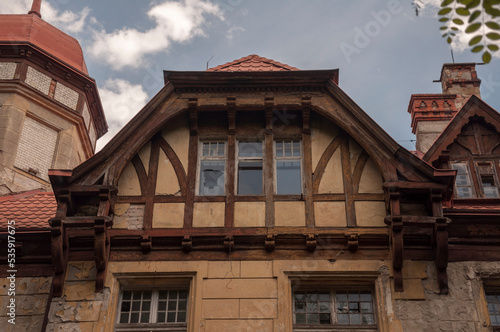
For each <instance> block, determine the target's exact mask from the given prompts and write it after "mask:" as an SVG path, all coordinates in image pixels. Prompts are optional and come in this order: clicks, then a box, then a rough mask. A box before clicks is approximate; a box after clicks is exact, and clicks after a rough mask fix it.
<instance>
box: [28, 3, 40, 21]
mask: <svg viewBox="0 0 500 332" xmlns="http://www.w3.org/2000/svg"><path fill="white" fill-rule="evenodd" d="M41 6H42V0H33V4H32V5H31V10H30V11H29V12H28V14H34V15H36V16H38V17H40V18H42V14H40V7H41Z"/></svg>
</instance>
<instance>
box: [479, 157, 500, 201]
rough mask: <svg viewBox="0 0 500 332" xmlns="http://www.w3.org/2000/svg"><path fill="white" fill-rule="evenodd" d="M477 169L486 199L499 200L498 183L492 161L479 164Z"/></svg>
mask: <svg viewBox="0 0 500 332" xmlns="http://www.w3.org/2000/svg"><path fill="white" fill-rule="evenodd" d="M476 169H477V172H478V174H479V179H480V182H481V189H482V190H483V197H484V198H498V197H499V195H498V181H497V180H496V174H495V170H494V168H493V164H492V163H491V162H490V161H481V162H477V164H476Z"/></svg>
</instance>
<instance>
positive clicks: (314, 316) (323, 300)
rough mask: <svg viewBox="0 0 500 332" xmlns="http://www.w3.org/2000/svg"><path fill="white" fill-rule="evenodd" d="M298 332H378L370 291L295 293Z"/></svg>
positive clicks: (308, 289) (321, 290)
mask: <svg viewBox="0 0 500 332" xmlns="http://www.w3.org/2000/svg"><path fill="white" fill-rule="evenodd" d="M293 324H294V331H304V332H305V331H318V330H322V331H323V330H327V331H377V321H376V314H375V307H374V301H373V292H372V291H371V290H370V289H351V288H339V289H336V288H306V289H298V290H296V291H294V292H293Z"/></svg>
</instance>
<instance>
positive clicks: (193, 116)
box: [188, 98, 198, 136]
mask: <svg viewBox="0 0 500 332" xmlns="http://www.w3.org/2000/svg"><path fill="white" fill-rule="evenodd" d="M197 107H198V99H197V98H190V99H189V101H188V108H189V123H190V130H189V132H190V134H191V136H196V135H198V109H197Z"/></svg>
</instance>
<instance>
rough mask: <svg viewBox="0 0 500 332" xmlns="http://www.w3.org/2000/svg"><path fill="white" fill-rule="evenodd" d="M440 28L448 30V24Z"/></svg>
mask: <svg viewBox="0 0 500 332" xmlns="http://www.w3.org/2000/svg"><path fill="white" fill-rule="evenodd" d="M439 30H448V27H447V26H444V27H440V28H439Z"/></svg>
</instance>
